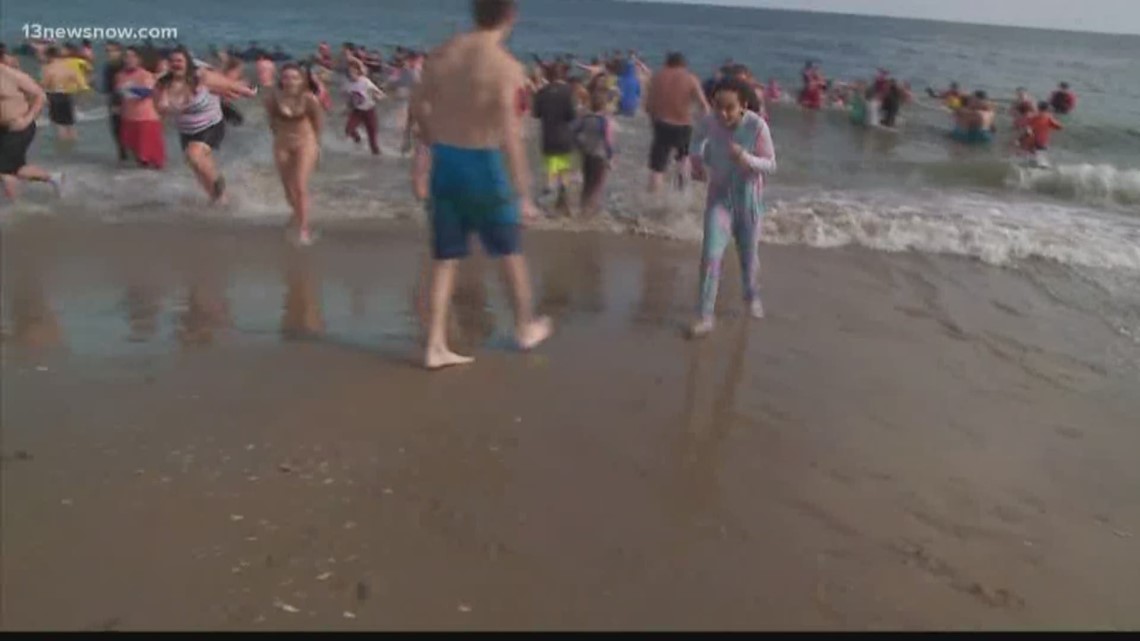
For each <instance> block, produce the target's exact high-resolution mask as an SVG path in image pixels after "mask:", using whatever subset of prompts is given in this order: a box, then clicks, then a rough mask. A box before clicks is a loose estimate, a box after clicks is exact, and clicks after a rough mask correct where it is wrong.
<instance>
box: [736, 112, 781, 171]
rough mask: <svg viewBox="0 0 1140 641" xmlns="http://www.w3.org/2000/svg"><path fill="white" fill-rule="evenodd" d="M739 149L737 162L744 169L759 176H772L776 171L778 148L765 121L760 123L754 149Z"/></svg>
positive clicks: (753, 144)
mask: <svg viewBox="0 0 1140 641" xmlns="http://www.w3.org/2000/svg"><path fill="white" fill-rule="evenodd" d="M738 149H739V151H738V156H737V158H736V161H737V162H738V163H740V165H741V166H742V167H744V168H746V169H749V170H751V171H753V172H755V173H758V174H770V173H772V172H774V171H776V148H775V146H774V145H773V144H772V132H771V131H770V130H769V129H768V125H767V124H765V123H764V121H760V126H759V129H758V131H757V132H756V140H755V141H754V142H753V143H752V148H751V149H744V148H738Z"/></svg>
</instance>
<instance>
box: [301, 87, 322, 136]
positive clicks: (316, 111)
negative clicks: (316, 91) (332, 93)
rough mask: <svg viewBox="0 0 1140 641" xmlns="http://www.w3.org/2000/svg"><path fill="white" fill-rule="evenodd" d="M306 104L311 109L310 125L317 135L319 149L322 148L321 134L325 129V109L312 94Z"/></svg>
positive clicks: (307, 98) (306, 99)
mask: <svg viewBox="0 0 1140 641" xmlns="http://www.w3.org/2000/svg"><path fill="white" fill-rule="evenodd" d="M305 104H306V105H307V106H308V109H309V124H311V125H312V126H313V133H314V134H316V138H317V147H320V145H321V132H322V131H324V127H325V109H324V107H322V106H321V101H320V100H317V97H316V96H314V95H312V94H309V95H308V96H307V97H306V98H305Z"/></svg>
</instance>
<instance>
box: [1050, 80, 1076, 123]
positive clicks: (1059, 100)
mask: <svg viewBox="0 0 1140 641" xmlns="http://www.w3.org/2000/svg"><path fill="white" fill-rule="evenodd" d="M1049 106H1050V107H1052V108H1053V111H1055V112H1056V113H1058V114H1060V115H1062V116H1065V115H1068V114H1070V113H1072V112H1073V110H1074V109H1076V108H1077V94H1075V93H1073V90H1072V89H1070V88H1069V83H1067V82H1062V83H1061V84H1059V85H1057V90H1056V91H1054V92H1053V95H1052V96H1050V98H1049Z"/></svg>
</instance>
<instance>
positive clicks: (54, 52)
mask: <svg viewBox="0 0 1140 641" xmlns="http://www.w3.org/2000/svg"><path fill="white" fill-rule="evenodd" d="M59 54H60V51H59V47H57V46H55V45H52V46H50V47H48V48H47V50H46V51H44V55H45V56H47V57H48V60H55V59H56V58H58V57H59Z"/></svg>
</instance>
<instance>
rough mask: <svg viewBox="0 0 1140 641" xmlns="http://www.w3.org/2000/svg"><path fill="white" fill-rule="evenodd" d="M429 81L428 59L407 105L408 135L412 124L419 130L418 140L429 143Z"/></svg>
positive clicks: (429, 66) (430, 68)
mask: <svg viewBox="0 0 1140 641" xmlns="http://www.w3.org/2000/svg"><path fill="white" fill-rule="evenodd" d="M431 83H432V67H431V61H430V59H429V60H428V61H426V62H425V63H424V73H423V76H422V77H421V79H420V83H419V84H417V85H415V86H414V87H412V96H411V99H410V100H409V105H408V136H409V137H410V136H411V131H412V127H413V125H414V126H415V127H417V128H418V129H419V131H420V140H422V141H424V142H425V143H426V144H429V145H430V144H431V143H432V141H433V140H434V138H433V136H432V131H431V129H430V128H429V127H428V118H429V117H430V115H431V100H430V95H431V93H430V89H431V86H432V85H431Z"/></svg>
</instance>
